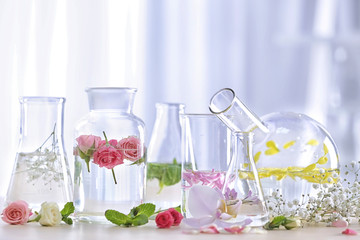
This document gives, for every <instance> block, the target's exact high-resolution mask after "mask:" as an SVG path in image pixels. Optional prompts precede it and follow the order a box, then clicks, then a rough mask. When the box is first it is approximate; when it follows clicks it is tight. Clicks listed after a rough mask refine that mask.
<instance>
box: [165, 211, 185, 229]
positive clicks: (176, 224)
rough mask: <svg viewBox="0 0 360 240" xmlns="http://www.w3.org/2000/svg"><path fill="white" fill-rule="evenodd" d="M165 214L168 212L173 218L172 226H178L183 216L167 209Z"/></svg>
mask: <svg viewBox="0 0 360 240" xmlns="http://www.w3.org/2000/svg"><path fill="white" fill-rule="evenodd" d="M167 212H169V213H170V214H171V216H172V217H173V218H174V223H173V226H179V225H180V223H181V220H182V219H183V218H184V217H183V215H181V213H179V212H178V211H176V210H175V209H173V208H169V209H168V210H167Z"/></svg>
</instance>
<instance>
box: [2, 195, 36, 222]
mask: <svg viewBox="0 0 360 240" xmlns="http://www.w3.org/2000/svg"><path fill="white" fill-rule="evenodd" d="M30 213H31V210H30V209H29V205H28V204H27V203H26V202H25V201H22V200H19V201H15V202H12V203H10V204H9V206H7V207H6V208H5V209H4V210H3V212H2V218H1V219H2V220H3V221H4V222H6V223H10V224H25V223H27V221H28V220H29V216H30Z"/></svg>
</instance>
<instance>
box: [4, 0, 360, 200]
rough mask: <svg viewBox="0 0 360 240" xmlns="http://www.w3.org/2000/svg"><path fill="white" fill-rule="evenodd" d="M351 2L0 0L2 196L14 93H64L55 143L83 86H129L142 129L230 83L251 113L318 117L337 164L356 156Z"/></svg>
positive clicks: (10, 153)
mask: <svg viewBox="0 0 360 240" xmlns="http://www.w3.org/2000/svg"><path fill="white" fill-rule="evenodd" d="M359 13H360V2H358V1H357V0H345V1H344V0H342V1H340V0H274V1H264V0H225V1H217V0H173V1H167V0H146V1H145V0H127V1H126V0H124V1H116V0H78V1H70V0H61V1H56V0H51V1H49V0H0V83H1V87H0V113H1V124H0V132H1V133H2V138H1V139H0V151H1V153H2V154H1V158H0V162H1V168H0V197H1V198H3V197H4V196H5V194H6V189H7V185H8V181H9V179H10V174H11V170H12V167H13V164H14V160H15V153H16V147H17V143H18V136H19V133H18V131H19V129H18V128H19V103H18V97H19V96H23V95H27V96H34V95H41V96H62V97H66V99H67V102H66V105H65V144H66V149H67V153H68V158H69V163H70V166H71V168H72V165H73V158H72V155H71V153H72V146H73V138H74V136H73V129H74V126H75V124H76V121H77V120H78V119H80V117H81V116H83V115H84V114H86V112H87V111H88V105H87V96H86V94H85V92H84V90H85V88H87V87H93V86H114V87H136V88H138V93H137V96H136V99H135V110H134V112H135V114H137V115H138V116H139V117H141V118H142V119H143V120H144V121H145V123H146V126H147V140H149V139H150V135H151V131H152V126H153V124H154V121H155V103H156V102H182V103H185V105H186V112H192V113H195V112H197V113H208V108H207V105H208V102H209V99H210V97H211V96H212V94H213V93H215V92H216V91H217V90H219V89H221V88H224V87H230V88H233V89H234V90H235V91H236V93H237V95H238V96H239V98H240V99H242V100H243V101H244V103H245V104H246V105H247V106H248V107H250V108H251V109H252V110H253V111H254V112H256V113H258V115H260V116H261V115H263V114H266V113H269V112H274V111H293V112H303V113H306V114H308V115H309V116H311V117H313V118H315V119H316V120H318V121H320V122H321V123H323V124H324V125H326V126H327V127H328V129H329V131H330V132H331V134H332V135H333V137H334V138H335V140H336V142H337V144H338V146H339V148H340V154H341V161H342V163H346V162H350V161H352V160H356V159H358V158H357V157H356V156H357V155H356V154H357V153H356V149H359V144H360V141H359V138H357V134H356V132H359V131H360V124H359V123H360V121H359V119H360V115H359V107H358V103H359V102H360V99H359V91H360V89H359V88H360V34H359V29H360V14H359Z"/></svg>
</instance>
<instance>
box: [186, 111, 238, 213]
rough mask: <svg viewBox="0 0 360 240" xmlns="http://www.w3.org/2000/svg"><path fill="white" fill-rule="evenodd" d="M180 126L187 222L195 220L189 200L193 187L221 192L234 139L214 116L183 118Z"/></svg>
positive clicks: (188, 116) (196, 115)
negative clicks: (203, 187)
mask: <svg viewBox="0 0 360 240" xmlns="http://www.w3.org/2000/svg"><path fill="white" fill-rule="evenodd" d="M181 124H182V135H181V149H182V150H181V154H182V157H181V158H182V178H181V187H182V202H181V210H182V213H183V215H184V217H185V218H192V217H194V216H193V214H192V213H191V211H190V210H189V204H188V197H189V192H190V191H191V189H192V188H193V187H196V186H206V187H209V188H212V189H215V188H216V189H217V190H218V191H221V190H222V187H223V184H224V181H225V176H226V171H227V169H228V167H229V164H230V162H231V157H232V156H231V154H232V151H231V144H232V135H231V131H229V130H228V128H227V127H226V125H225V124H223V123H222V122H221V121H219V119H218V118H217V117H216V116H214V115H211V114H183V115H181Z"/></svg>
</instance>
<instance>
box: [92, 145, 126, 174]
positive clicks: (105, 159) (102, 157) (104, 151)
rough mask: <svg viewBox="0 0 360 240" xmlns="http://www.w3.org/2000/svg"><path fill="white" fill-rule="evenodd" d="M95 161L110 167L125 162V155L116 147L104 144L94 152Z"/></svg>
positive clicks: (101, 165)
mask: <svg viewBox="0 0 360 240" xmlns="http://www.w3.org/2000/svg"><path fill="white" fill-rule="evenodd" d="M94 163H95V164H97V165H99V167H106V168H108V169H112V168H114V167H115V166H116V165H120V164H123V163H124V157H123V156H122V154H121V152H120V151H118V150H117V149H116V148H115V147H113V146H111V145H109V146H106V145H105V146H102V147H100V148H99V149H97V150H96V151H95V152H94Z"/></svg>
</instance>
